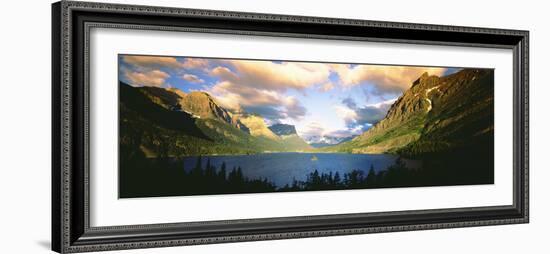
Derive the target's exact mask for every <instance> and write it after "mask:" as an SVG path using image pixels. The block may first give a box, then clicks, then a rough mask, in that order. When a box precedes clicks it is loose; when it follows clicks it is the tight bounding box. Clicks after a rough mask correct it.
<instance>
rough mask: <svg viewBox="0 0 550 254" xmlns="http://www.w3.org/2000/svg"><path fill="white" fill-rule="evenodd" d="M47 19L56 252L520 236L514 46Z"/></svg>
mask: <svg viewBox="0 0 550 254" xmlns="http://www.w3.org/2000/svg"><path fill="white" fill-rule="evenodd" d="M52 11H53V12H52V13H53V15H52V17H53V19H52V27H53V29H52V31H53V34H52V45H53V47H52V54H53V58H52V59H53V64H52V66H53V68H52V96H53V105H52V110H53V113H52V115H53V117H52V130H53V135H52V136H53V140H52V151H53V152H52V187H53V188H52V249H53V250H54V251H57V252H61V253H71V252H89V251H102V250H116V249H132V248H150V247H165V246H180V245H192V244H208V243H222V242H236V241H257V240H272V239H285V238H298V237H321V236H332V235H344V234H364V233H377V232H393V231H403V230H421V229H437V228H452V227H470V226H486V225H499V224H515V223H527V222H528V220H529V213H528V205H529V202H528V201H529V195H528V191H529V184H528V158H529V156H528V151H529V149H528V147H529V142H528V141H529V139H528V105H529V104H528V71H529V61H528V55H529V54H528V53H529V51H528V35H529V33H528V31H518V30H503V29H490V28H475V27H456V26H444V25H425V24H411V23H394V22H381V21H366V20H349V19H333V18H319V17H301V16H285V15H273V14H256V13H238V12H225V11H211V10H196V9H179V8H168V7H151V6H134V5H119V4H103V3H87V2H72V1H61V2H57V3H54V4H53V6H52Z"/></svg>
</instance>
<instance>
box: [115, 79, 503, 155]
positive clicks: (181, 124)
mask: <svg viewBox="0 0 550 254" xmlns="http://www.w3.org/2000/svg"><path fill="white" fill-rule="evenodd" d="M493 82H494V80H493V70H486V69H463V70H461V71H459V72H457V73H454V74H451V75H448V76H444V77H438V76H430V75H428V73H424V74H423V75H422V76H420V77H419V78H418V79H417V80H415V81H414V82H413V83H412V86H411V87H410V88H409V89H408V90H407V91H405V92H404V93H403V95H401V96H400V97H399V98H398V99H397V100H396V101H395V102H394V103H393V105H392V106H391V107H390V109H389V110H388V112H387V114H386V116H385V118H384V119H382V120H381V121H380V122H378V123H376V124H375V125H374V126H373V127H372V128H370V129H369V130H367V131H365V132H364V133H362V134H361V135H358V136H354V137H333V136H311V137H307V139H306V140H304V139H302V138H301V137H300V136H299V135H298V134H297V132H296V128H295V127H294V126H292V125H288V124H274V125H272V126H267V124H266V121H265V120H264V119H263V118H262V116H260V115H257V114H250V113H246V112H238V113H236V112H231V111H230V110H228V109H226V108H224V107H222V106H221V105H220V104H219V103H217V102H216V100H215V99H214V98H213V97H212V96H210V95H209V94H208V93H205V92H189V93H185V92H183V91H181V90H179V89H176V88H158V87H133V86H130V85H128V84H125V83H123V82H120V83H119V94H120V96H119V110H120V121H119V124H120V146H121V152H123V153H143V154H144V155H145V156H147V157H162V156H185V155H203V154H254V153H263V152H308V151H315V152H346V153H400V154H407V155H410V156H415V155H419V154H425V153H433V152H438V151H444V150H452V149H455V148H460V147H467V146H475V145H476V144H480V142H483V144H488V143H490V142H491V140H493V107H494V105H493V104H494V102H493V91H494V86H493ZM491 144H492V143H491Z"/></svg>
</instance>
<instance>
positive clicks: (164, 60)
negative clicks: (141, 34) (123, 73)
mask: <svg viewBox="0 0 550 254" xmlns="http://www.w3.org/2000/svg"><path fill="white" fill-rule="evenodd" d="M123 59H124V62H126V63H128V64H131V65H133V66H136V67H141V68H159V67H169V68H181V67H183V64H182V63H181V62H179V61H178V60H177V59H176V58H175V57H168V56H133V55H132V56H123Z"/></svg>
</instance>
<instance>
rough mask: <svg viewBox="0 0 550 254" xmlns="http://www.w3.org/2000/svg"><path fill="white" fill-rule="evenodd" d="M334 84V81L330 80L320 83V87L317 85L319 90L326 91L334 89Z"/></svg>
mask: <svg viewBox="0 0 550 254" xmlns="http://www.w3.org/2000/svg"><path fill="white" fill-rule="evenodd" d="M334 87H335V85H334V83H332V82H326V83H324V84H322V85H321V86H320V87H319V90H321V91H323V92H328V91H330V90H332V89H334Z"/></svg>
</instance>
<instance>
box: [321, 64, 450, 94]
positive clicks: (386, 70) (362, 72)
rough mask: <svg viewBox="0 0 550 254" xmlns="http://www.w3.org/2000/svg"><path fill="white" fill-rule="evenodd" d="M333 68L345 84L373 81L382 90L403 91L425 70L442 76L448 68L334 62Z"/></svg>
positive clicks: (351, 84) (352, 84) (353, 84)
mask: <svg viewBox="0 0 550 254" xmlns="http://www.w3.org/2000/svg"><path fill="white" fill-rule="evenodd" d="M331 67H332V69H333V70H334V71H335V72H336V73H338V76H339V78H340V82H341V84H342V85H343V86H348V87H349V86H355V85H359V84H361V83H363V82H371V83H372V84H374V85H375V86H377V88H378V89H379V90H381V91H388V92H395V91H398V92H402V91H404V90H406V89H408V88H409V87H411V85H412V82H413V81H415V80H416V79H418V78H419V77H420V76H421V75H422V74H423V73H424V72H428V73H429V74H430V75H437V76H441V75H443V73H445V71H446V68H439V67H414V66H386V65H357V66H351V65H347V64H333V65H331Z"/></svg>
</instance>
